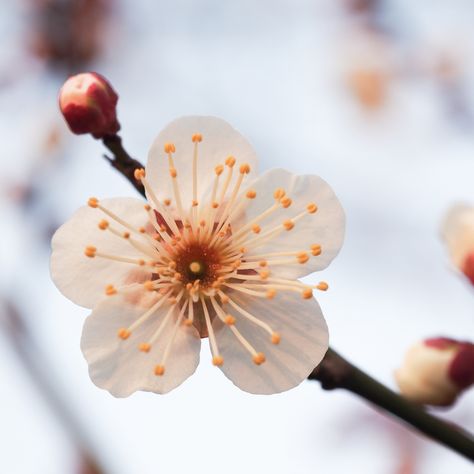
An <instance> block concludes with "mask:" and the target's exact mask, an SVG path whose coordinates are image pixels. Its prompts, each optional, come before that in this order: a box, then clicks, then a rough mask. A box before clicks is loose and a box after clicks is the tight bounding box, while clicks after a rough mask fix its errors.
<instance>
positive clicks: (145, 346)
mask: <svg viewBox="0 0 474 474" xmlns="http://www.w3.org/2000/svg"><path fill="white" fill-rule="evenodd" d="M138 349H139V350H140V351H142V352H150V349H151V345H150V344H148V343H147V342H142V343H141V344H140V345H139V346H138Z"/></svg>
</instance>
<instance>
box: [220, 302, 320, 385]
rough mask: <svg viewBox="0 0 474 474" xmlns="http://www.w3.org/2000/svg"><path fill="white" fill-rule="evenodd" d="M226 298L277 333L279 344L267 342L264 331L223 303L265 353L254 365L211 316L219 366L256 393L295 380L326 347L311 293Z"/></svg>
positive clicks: (299, 379)
mask: <svg viewBox="0 0 474 474" xmlns="http://www.w3.org/2000/svg"><path fill="white" fill-rule="evenodd" d="M231 298H232V300H233V301H235V302H236V303H237V304H238V305H239V306H240V307H242V308H244V309H245V310H246V311H248V312H249V313H251V314H252V315H253V316H255V317H257V318H258V319H260V320H261V321H264V322H265V323H267V324H269V325H270V326H271V328H272V330H273V331H275V332H277V333H278V334H279V335H280V336H281V340H280V343H279V344H272V342H271V336H270V334H269V333H268V332H266V331H265V330H263V329H262V328H260V327H258V326H257V325H256V324H254V323H252V322H251V321H250V320H248V319H247V318H245V317H244V316H242V315H241V314H240V313H239V312H237V311H235V310H233V308H232V306H231V305H230V304H227V305H226V307H225V311H226V312H229V313H230V314H231V315H232V316H234V317H235V318H236V322H235V327H236V328H237V329H238V330H239V331H240V332H241V334H242V335H243V336H244V337H245V338H246V339H247V340H248V341H249V342H250V344H252V346H253V347H254V349H255V350H256V351H257V352H263V354H265V357H266V361H265V362H264V363H263V364H261V365H259V366H257V365H255V363H254V362H253V360H252V356H251V355H250V353H249V352H248V351H247V350H246V349H245V348H244V347H243V345H242V344H241V343H240V342H239V341H238V340H237V338H236V337H235V335H234V334H233V333H232V332H231V330H230V328H229V327H227V326H225V325H224V324H223V323H222V322H221V321H220V320H219V319H217V318H216V319H215V320H214V323H213V326H214V329H215V334H216V338H217V343H218V347H219V351H220V353H221V355H222V356H223V358H224V364H223V365H222V367H221V370H222V371H223V372H224V374H225V375H226V376H227V377H228V378H229V379H230V380H232V382H233V383H234V384H235V385H237V386H238V387H239V388H241V389H242V390H245V391H246V392H250V393H260V394H271V393H278V392H283V391H285V390H289V389H290V388H293V387H295V386H296V385H298V384H300V383H301V382H302V381H303V380H304V379H305V378H306V377H307V376H308V375H309V374H310V373H311V371H312V370H313V369H314V368H315V367H316V366H317V365H318V364H319V363H320V362H321V360H322V358H323V357H324V354H325V353H326V351H327V348H328V329H327V326H326V322H325V320H324V317H323V315H322V312H321V309H320V307H319V305H318V303H317V302H316V300H315V299H309V300H304V299H302V298H301V296H300V295H296V294H294V293H291V294H288V293H280V294H277V296H276V297H275V298H274V299H272V300H267V299H264V298H254V297H249V296H246V295H244V296H241V295H237V294H235V293H233V294H232V296H231Z"/></svg>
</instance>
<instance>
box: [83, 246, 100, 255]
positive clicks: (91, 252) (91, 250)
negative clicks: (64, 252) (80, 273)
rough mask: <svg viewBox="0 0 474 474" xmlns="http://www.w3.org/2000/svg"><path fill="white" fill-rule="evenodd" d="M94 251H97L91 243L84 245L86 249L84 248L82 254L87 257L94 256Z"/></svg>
mask: <svg viewBox="0 0 474 474" xmlns="http://www.w3.org/2000/svg"><path fill="white" fill-rule="evenodd" d="M96 252H97V249H96V248H95V247H93V246H92V245H90V246H88V247H86V249H85V250H84V255H85V256H86V257H89V258H94V257H95V253H96Z"/></svg>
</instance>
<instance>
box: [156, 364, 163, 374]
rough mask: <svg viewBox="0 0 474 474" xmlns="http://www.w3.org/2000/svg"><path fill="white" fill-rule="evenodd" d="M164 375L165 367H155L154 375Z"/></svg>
mask: <svg viewBox="0 0 474 474" xmlns="http://www.w3.org/2000/svg"><path fill="white" fill-rule="evenodd" d="M164 373H165V366H164V365H157V366H156V367H155V375H163V374H164Z"/></svg>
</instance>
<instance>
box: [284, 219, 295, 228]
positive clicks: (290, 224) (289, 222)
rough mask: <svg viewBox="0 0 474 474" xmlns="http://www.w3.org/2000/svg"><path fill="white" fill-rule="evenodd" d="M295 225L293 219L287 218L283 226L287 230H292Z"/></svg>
mask: <svg viewBox="0 0 474 474" xmlns="http://www.w3.org/2000/svg"><path fill="white" fill-rule="evenodd" d="M294 226H295V223H294V222H293V221H292V220H291V219H287V220H286V221H284V222H283V227H284V228H285V229H286V230H291V229H293V227H294Z"/></svg>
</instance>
